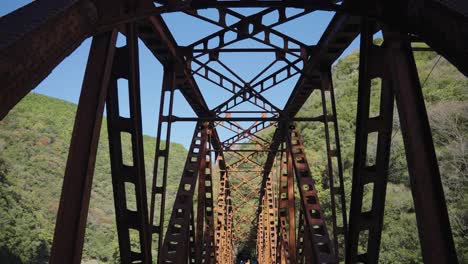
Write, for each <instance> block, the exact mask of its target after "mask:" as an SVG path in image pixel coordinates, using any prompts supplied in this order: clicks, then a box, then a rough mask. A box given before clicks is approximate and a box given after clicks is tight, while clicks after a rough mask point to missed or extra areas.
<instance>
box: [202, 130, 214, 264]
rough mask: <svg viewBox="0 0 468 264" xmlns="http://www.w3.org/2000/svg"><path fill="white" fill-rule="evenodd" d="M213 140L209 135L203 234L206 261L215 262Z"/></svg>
mask: <svg viewBox="0 0 468 264" xmlns="http://www.w3.org/2000/svg"><path fill="white" fill-rule="evenodd" d="M212 140H213V137H212V135H211V134H209V135H208V142H209V145H208V148H209V149H208V151H207V154H206V159H205V161H206V166H205V171H204V173H205V196H204V197H203V199H204V200H205V226H204V229H205V233H204V236H203V247H204V249H205V252H204V260H205V261H204V263H215V255H214V245H215V242H214V215H213V214H214V208H213V162H212V160H211V159H212V155H211V153H212V151H211V150H212Z"/></svg>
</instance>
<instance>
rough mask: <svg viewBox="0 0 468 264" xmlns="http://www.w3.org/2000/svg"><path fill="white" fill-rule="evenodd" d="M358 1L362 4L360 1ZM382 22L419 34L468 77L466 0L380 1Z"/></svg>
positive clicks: (379, 17) (379, 16)
mask: <svg viewBox="0 0 468 264" xmlns="http://www.w3.org/2000/svg"><path fill="white" fill-rule="evenodd" d="M358 2H359V1H358ZM377 3H378V7H379V10H380V12H378V13H377V16H376V17H377V18H378V19H379V21H380V22H382V23H384V24H386V25H388V26H392V27H394V28H397V29H399V31H400V32H405V33H411V34H415V35H417V36H418V37H419V38H420V39H422V40H423V41H424V42H426V43H427V44H428V45H429V46H430V47H431V48H432V49H434V50H435V51H436V52H437V53H439V54H441V55H443V56H444V57H445V58H446V59H447V60H448V61H449V62H450V63H452V64H453V65H454V66H455V67H457V69H458V70H459V71H460V72H462V73H463V74H464V75H465V76H468V50H467V49H466V47H467V46H468V30H467V28H468V19H467V17H468V4H467V3H466V1H464V0H452V1H440V0H421V1H415V2H410V1H406V0H380V1H378V2H377Z"/></svg>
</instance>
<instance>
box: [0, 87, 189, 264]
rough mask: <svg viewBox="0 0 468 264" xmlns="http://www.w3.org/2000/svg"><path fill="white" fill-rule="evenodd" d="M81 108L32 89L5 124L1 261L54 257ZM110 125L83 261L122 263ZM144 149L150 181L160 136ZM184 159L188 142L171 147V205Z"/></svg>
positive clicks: (127, 150)
mask: <svg viewBox="0 0 468 264" xmlns="http://www.w3.org/2000/svg"><path fill="white" fill-rule="evenodd" d="M75 112H76V106H75V105H74V104H71V103H67V102H65V101H62V100H58V99H53V98H50V97H46V96H43V95H39V94H30V95H28V96H27V97H26V98H25V99H24V100H23V101H21V103H19V104H18V105H17V106H16V107H15V108H14V109H13V110H12V111H11V113H9V115H8V116H7V117H6V118H5V119H4V120H3V121H2V122H1V127H0V263H47V262H48V254H49V250H50V245H51V240H52V236H53V228H54V224H55V215H56V212H57V208H58V203H59V198H60V191H61V184H62V179H63V174H64V171H65V164H66V158H67V153H68V145H69V142H70V136H71V131H72V127H73V122H74V115H75ZM104 121H105V120H104ZM106 127H107V126H106V125H105V124H104V125H103V127H102V130H101V140H100V142H99V151H98V157H97V161H96V171H95V176H94V181H93V189H92V194H91V205H90V210H89V215H88V225H87V231H86V241H85V247H84V252H83V259H84V262H87V261H88V260H97V261H98V262H100V263H101V262H102V263H105V262H118V255H119V254H118V243H117V234H116V228H115V220H114V218H115V216H114V202H113V194H112V183H111V177H110V164H109V147H108V141H107V129H106ZM123 144H124V147H123V150H124V156H125V157H131V145H130V140H129V138H125V139H124V140H123ZM144 148H145V163H146V176H147V183H148V185H149V183H150V182H151V178H152V171H153V160H154V148H155V139H154V138H151V137H149V136H144ZM185 157H186V150H185V148H184V147H183V146H182V145H180V144H174V143H173V144H171V158H170V163H169V168H170V170H169V177H168V178H169V179H168V192H169V195H168V197H169V201H168V203H172V197H173V196H174V195H173V194H174V193H175V191H176V187H177V185H178V180H179V178H180V175H181V172H182V166H180V164H184V161H185ZM130 199H131V198H130ZM166 218H167V217H166Z"/></svg>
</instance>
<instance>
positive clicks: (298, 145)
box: [286, 125, 337, 263]
mask: <svg viewBox="0 0 468 264" xmlns="http://www.w3.org/2000/svg"><path fill="white" fill-rule="evenodd" d="M286 137H287V141H286V143H287V146H288V148H289V151H290V153H291V156H292V160H293V165H294V171H295V175H296V180H297V184H298V187H299V193H300V195H301V203H302V210H303V213H304V218H305V220H306V225H305V232H306V236H305V237H306V238H308V239H307V242H310V244H309V246H310V249H308V248H305V249H304V250H305V251H307V252H310V253H311V254H312V255H313V261H314V262H316V263H335V262H337V259H336V256H334V254H333V251H332V243H331V241H330V238H329V236H328V231H327V227H326V225H325V219H324V215H323V213H322V208H321V206H320V202H319V199H318V193H317V189H316V188H315V184H314V180H313V179H312V175H311V172H310V168H309V164H308V162H307V158H306V155H305V149H304V145H303V144H302V138H301V137H300V135H299V131H298V129H297V128H296V127H295V126H294V125H290V126H289V131H288V133H287V136H286Z"/></svg>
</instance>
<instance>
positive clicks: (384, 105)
mask: <svg viewBox="0 0 468 264" xmlns="http://www.w3.org/2000/svg"><path fill="white" fill-rule="evenodd" d="M361 31H362V32H361V49H360V51H361V52H360V58H359V87H358V107H357V113H356V140H355V144H354V146H355V150H354V164H353V180H352V191H351V208H350V213H349V214H350V219H349V234H348V242H347V243H346V244H347V249H346V263H356V262H359V261H363V262H366V263H377V262H378V258H379V249H380V241H381V235H382V228H383V220H384V207H385V196H386V188H387V180H388V179H387V177H388V166H389V159H390V143H391V137H392V122H393V102H394V96H393V92H392V79H391V78H390V76H389V72H388V68H387V65H388V63H382V62H387V59H388V56H393V55H392V52H391V51H392V44H391V43H388V41H387V39H386V38H385V39H384V43H383V44H382V46H380V47H379V46H376V45H375V44H373V40H374V39H373V35H374V32H375V22H374V21H371V20H368V19H363V21H362V29H361ZM375 78H381V79H382V83H381V86H380V87H372V84H371V81H372V79H375ZM395 85H397V84H395ZM372 89H379V90H380V96H379V102H378V105H380V109H379V112H378V113H370V110H369V109H370V105H371V93H372ZM379 90H377V92H379ZM372 133H375V139H376V140H377V141H376V143H377V147H376V151H375V152H374V153H368V152H367V151H368V149H369V148H368V145H369V144H372V143H373V142H375V141H374V139H373V138H370V135H371V134H372ZM373 157H375V158H373ZM366 189H367V190H371V193H370V194H369V195H371V201H372V203H371V206H370V208H363V201H364V193H365V190H366ZM366 232H367V233H366ZM366 234H367V235H366ZM359 243H364V245H365V246H364V249H361V251H362V253H361V254H358V245H359Z"/></svg>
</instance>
